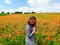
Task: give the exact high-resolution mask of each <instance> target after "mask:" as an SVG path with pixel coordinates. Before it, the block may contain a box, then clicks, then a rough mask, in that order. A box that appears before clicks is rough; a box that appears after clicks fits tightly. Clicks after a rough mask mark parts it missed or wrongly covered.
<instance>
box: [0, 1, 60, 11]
mask: <svg viewBox="0 0 60 45" xmlns="http://www.w3.org/2000/svg"><path fill="white" fill-rule="evenodd" d="M1 11H5V12H14V11H20V12H21V11H22V12H31V11H34V12H60V0H0V12H1Z"/></svg>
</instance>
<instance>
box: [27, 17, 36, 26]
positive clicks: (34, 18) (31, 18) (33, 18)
mask: <svg viewBox="0 0 60 45" xmlns="http://www.w3.org/2000/svg"><path fill="white" fill-rule="evenodd" d="M30 20H35V23H34V24H31V23H30ZM28 24H29V25H30V26H31V27H34V26H36V17H34V16H32V17H30V18H29V20H28Z"/></svg>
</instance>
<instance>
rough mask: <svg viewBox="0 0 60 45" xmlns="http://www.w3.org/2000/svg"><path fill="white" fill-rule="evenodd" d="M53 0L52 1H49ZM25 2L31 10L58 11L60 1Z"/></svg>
mask: <svg viewBox="0 0 60 45" xmlns="http://www.w3.org/2000/svg"><path fill="white" fill-rule="evenodd" d="M51 2H53V3H51ZM27 3H28V4H29V6H30V7H31V9H32V10H35V11H37V12H47V11H48V12H59V11H60V3H54V1H52V0H28V1H27Z"/></svg>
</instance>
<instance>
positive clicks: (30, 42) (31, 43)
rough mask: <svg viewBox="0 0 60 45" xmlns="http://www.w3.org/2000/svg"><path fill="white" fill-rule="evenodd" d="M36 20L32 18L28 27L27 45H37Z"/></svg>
mask: <svg viewBox="0 0 60 45" xmlns="http://www.w3.org/2000/svg"><path fill="white" fill-rule="evenodd" d="M35 31H36V18H35V17H34V16H32V17H31V18H30V19H29V21H28V24H27V25H26V45H36V38H35V35H34V33H35Z"/></svg>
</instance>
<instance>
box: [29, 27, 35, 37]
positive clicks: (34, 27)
mask: <svg viewBox="0 0 60 45" xmlns="http://www.w3.org/2000/svg"><path fill="white" fill-rule="evenodd" d="M35 31H36V27H33V31H32V33H31V34H30V37H31V36H32V35H33V34H34V33H35Z"/></svg>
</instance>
